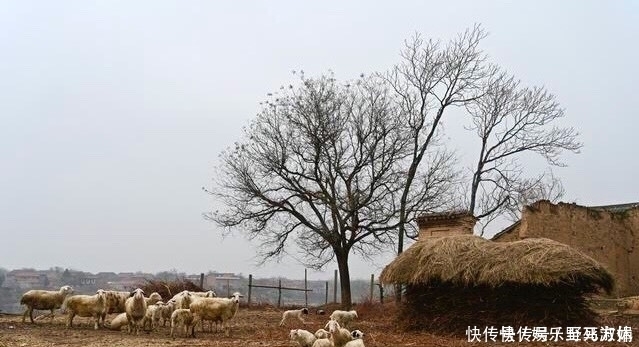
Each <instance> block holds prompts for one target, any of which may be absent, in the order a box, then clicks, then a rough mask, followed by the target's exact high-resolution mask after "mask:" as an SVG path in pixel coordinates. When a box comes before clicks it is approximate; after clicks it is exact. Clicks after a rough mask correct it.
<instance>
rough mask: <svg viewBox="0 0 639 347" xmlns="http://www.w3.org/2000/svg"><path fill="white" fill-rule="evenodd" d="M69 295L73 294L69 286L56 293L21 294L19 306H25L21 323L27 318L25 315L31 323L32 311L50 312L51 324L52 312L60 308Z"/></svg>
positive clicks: (48, 291) (42, 291) (35, 292)
mask: <svg viewBox="0 0 639 347" xmlns="http://www.w3.org/2000/svg"><path fill="white" fill-rule="evenodd" d="M71 294H73V287H71V286H62V287H60V290H58V291H52V290H30V291H28V292H26V293H24V294H22V298H21V299H20V304H21V305H25V306H27V308H26V309H25V310H24V313H23V314H22V323H24V321H25V319H26V318H27V314H28V315H29V319H31V323H33V310H51V314H50V315H51V322H52V323H53V316H54V314H53V310H55V309H58V308H60V307H61V306H62V303H64V299H66V297H67V296H68V295H71Z"/></svg>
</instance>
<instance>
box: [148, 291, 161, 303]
mask: <svg viewBox="0 0 639 347" xmlns="http://www.w3.org/2000/svg"><path fill="white" fill-rule="evenodd" d="M149 299H150V300H151V301H155V302H158V301H160V300H162V296H161V295H160V293H158V292H153V293H151V295H149Z"/></svg>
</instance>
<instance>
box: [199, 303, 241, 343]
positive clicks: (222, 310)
mask: <svg viewBox="0 0 639 347" xmlns="http://www.w3.org/2000/svg"><path fill="white" fill-rule="evenodd" d="M241 297H243V295H241V294H240V293H238V292H235V293H233V295H232V296H231V298H229V299H226V298H200V299H199V300H195V301H193V302H192V303H191V306H190V308H191V312H192V313H193V326H192V327H191V335H192V336H193V337H195V326H196V325H197V324H198V323H200V322H202V321H203V320H210V321H214V322H218V321H219V322H221V323H222V328H224V329H225V331H226V336H229V335H230V332H231V327H230V326H229V321H230V320H231V319H233V317H235V314H236V313H237V310H238V308H239V307H240V298H241ZM225 324H226V327H225Z"/></svg>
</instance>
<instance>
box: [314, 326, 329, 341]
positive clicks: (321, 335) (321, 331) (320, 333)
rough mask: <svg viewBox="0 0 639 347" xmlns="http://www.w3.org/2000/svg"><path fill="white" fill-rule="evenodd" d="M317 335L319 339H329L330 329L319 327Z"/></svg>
mask: <svg viewBox="0 0 639 347" xmlns="http://www.w3.org/2000/svg"><path fill="white" fill-rule="evenodd" d="M314 335H315V337H316V338H318V339H327V338H328V336H329V335H328V331H326V330H324V329H321V328H320V329H317V331H316V332H315V334H314Z"/></svg>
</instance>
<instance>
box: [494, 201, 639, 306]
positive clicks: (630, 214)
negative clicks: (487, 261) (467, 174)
mask: <svg viewBox="0 0 639 347" xmlns="http://www.w3.org/2000/svg"><path fill="white" fill-rule="evenodd" d="M636 234H639V208H633V209H628V210H626V211H622V212H609V211H605V210H598V209H593V208H588V207H584V206H579V205H576V204H565V203H559V204H558V205H555V204H552V203H550V202H548V201H540V202H537V203H535V204H533V205H531V206H527V207H526V208H525V209H524V211H523V212H522V217H521V221H520V224H519V225H514V226H513V227H512V228H511V230H508V231H506V232H504V233H500V234H498V235H497V236H496V237H495V238H494V240H495V241H513V240H515V239H524V238H529V237H546V238H549V239H553V240H555V241H559V242H562V243H565V244H567V245H570V246H572V247H575V248H577V249H579V250H580V251H582V252H583V253H585V254H587V255H589V256H591V257H592V258H594V259H596V260H597V261H599V262H600V263H602V264H603V265H604V266H606V267H607V268H608V270H610V272H611V273H612V274H613V275H614V276H615V280H616V291H615V294H616V295H619V296H631V295H639V251H636V249H637V246H638V241H639V240H638V239H637V237H636Z"/></svg>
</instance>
